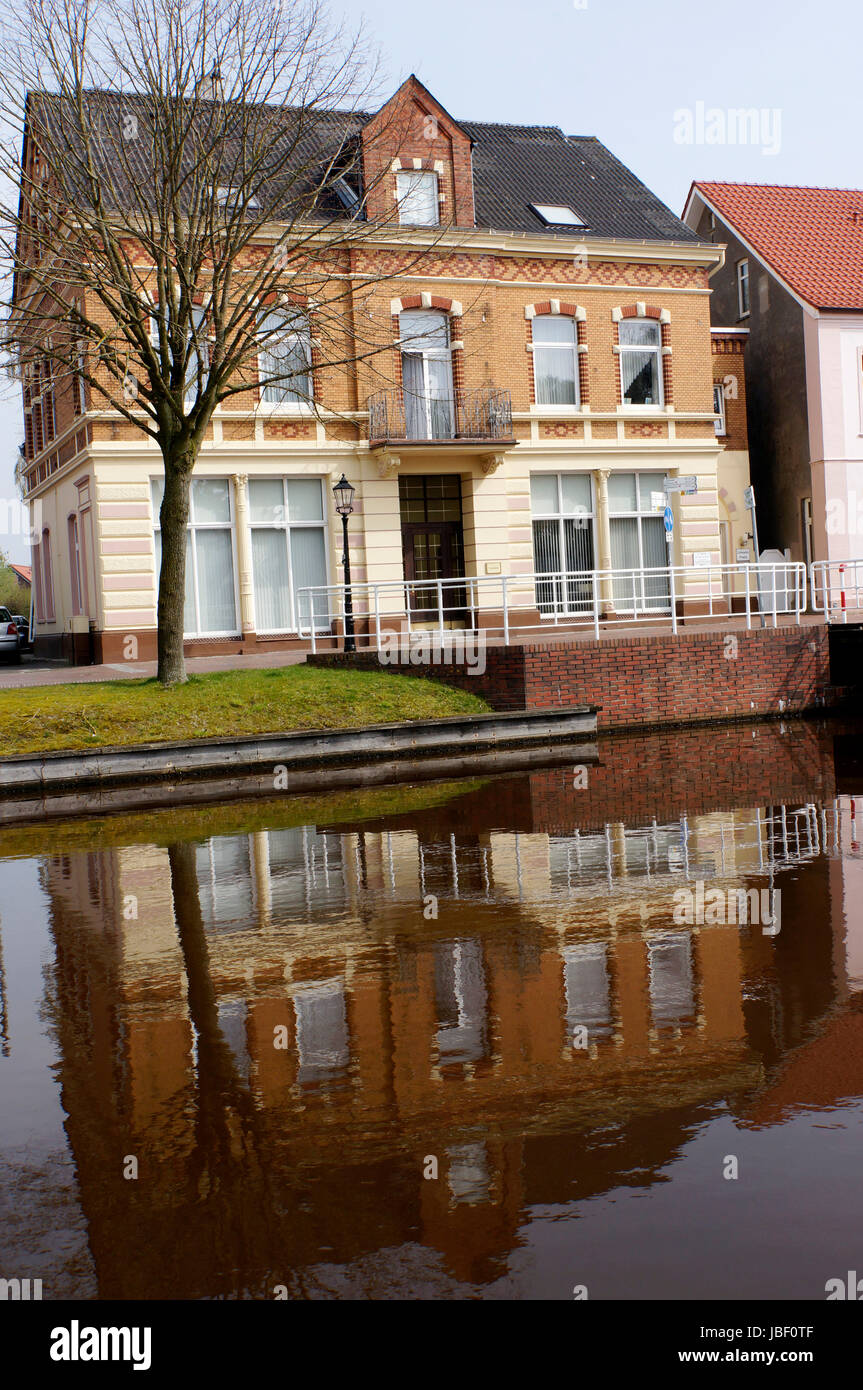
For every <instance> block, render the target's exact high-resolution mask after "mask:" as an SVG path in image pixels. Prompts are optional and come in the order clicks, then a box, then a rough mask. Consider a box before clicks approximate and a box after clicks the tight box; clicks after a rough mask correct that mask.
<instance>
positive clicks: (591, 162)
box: [34, 91, 704, 245]
mask: <svg viewBox="0 0 863 1390" xmlns="http://www.w3.org/2000/svg"><path fill="white" fill-rule="evenodd" d="M88 97H89V100H90V101H91V102H92V103H93V104H94V105H95V106H96V107H97V108H98V109H99V111H100V113H101V117H102V119H103V120H105V119H107V121H108V128H109V129H110V128H111V127H112V126H113V129H114V130H115V132H116V130H118V129H119V128H120V126H121V123H122V119H123V113H124V112H125V111H128V110H129V109H130V108H131V109H134V108H136V107H137V109H138V110H139V111H141V110H143V109H144V107H145V105H146V102H145V99H144V98H141V97H136V96H122V97H121V96H119V95H118V94H116V93H109V92H106V91H93V92H90V93H89V94H88ZM34 98H35V101H37V102H39V103H40V104H41V107H42V112H43V117H44V118H46V119H47V120H49V121H50V120H51V118H52V116H51V111H52V108H54V109H55V110H56V105H57V99H56V98H55V97H50V96H47V95H45V94H41V93H40V94H34ZM202 106H203V109H205V108H206V106H207V103H203V104H202ZM251 109H252V111H253V112H254V113H255V119H256V123H257V128H258V130H259V131H260V129H263V128H265V125H271V126H272V131H273V151H274V157H277V152H278V148H279V145H280V143H281V142H280V139H279V132H280V131H283V132H284V137H283V138H285V139H287V140H288V141H289V142H291V143H292V144H293V145H294V148H295V151H296V154H297V159H298V161H299V162H300V164H301V167H303V168H304V169H305V170H306V171H307V173H308V174H309V176H311V175H312V174H313V172H314V169H315V168H316V167H318V161H320V167H321V168H322V169H323V167H324V165H325V164H326V161H328V160H329V159H331V158H332V157H333V156H334V155H336V154H337V153H339V152H341V158H342V159H343V160H346V161H347V162H348V163H349V164H350V163H353V164H356V162H357V158H358V148H357V146H356V143H355V142H356V140H357V137H358V136H359V134H360V132H361V130H362V127H363V126H364V125H365V123H366V122H367V121H368V120H370V119H371V113H366V112H361V111H351V112H348V111H338V110H330V111H326V110H315V111H308V110H307V111H306V112H304V113H303V115H302V118H301V122H300V123H298V122H297V116H298V113H297V112H296V111H292V110H290V109H289V108H287V109H282V110H281V111H279V108H277V107H253V108H251ZM144 123H145V125H146V116H144ZM456 124H457V125H458V126H459V128H460V129H461V130H463V131H464V132H465V134H466V135H467V136H468V138H469V139H470V140H471V141H472V143H473V180H474V203H475V210H476V225H477V227H479V228H483V229H488V230H491V231H498V232H528V233H533V234H537V235H542V234H546V235H549V236H553V235H565V236H567V237H571V238H574V239H575V240H579V239H580V238H581V237H582V236H584V237H591V236H594V237H612V238H620V239H624V240H636V241H676V242H686V243H689V244H694V245H698V244H704V243H703V242H702V241H701V238H699V237H698V235H697V234H696V233H695V232H694V231H692V230H691V229H690V228H689V227H687V226H686V225H685V223H683V222H682V221H680V219H679V218H678V217H676V216H675V215H674V213H673V212H671V211H670V209H669V208H667V207H666V206H665V204H664V203H662V202H660V200H659V199H658V198H657V197H656V196H655V195H654V194H653V193H651V192H650V190H649V189H648V188H646V187H645V185H644V184H643V183H641V181H640V180H639V179H637V178H636V177H635V175H634V174H633V173H632V172H631V171H630V170H629V169H627V168H626V166H625V165H624V164H621V162H620V160H618V159H615V157H614V155H613V154H612V153H611V151H610V150H608V149H606V147H605V146H604V145H603V144H602V143H601V142H600V141H599V140H597V139H595V138H594V137H593V136H579V135H564V134H563V131H562V130H560V129H559V128H558V127H557V126H515V125H492V124H489V123H487V122H477V121H457V122H456ZM238 149H239V142H238V141H237V140H236V139H234V138H233V136H232V135H230V136H229V137H228V139H227V141H226V145H225V152H224V153H225V164H226V167H227V168H229V167H230V166H231V165H232V164H233V163H234V161H235V160H237V158H238V154H237V151H238ZM145 150H146V143H145V142H142V144H141V148H140V152H136V153H138V158H139V160H140V161H141V164H140V171H139V173H140V187H139V188H138V189H137V194H138V197H140V196H141V190H142V189H145V188H146V187H147V183H148V180H147V170H146V168H145V167H144V163H145V160H146V155H145ZM105 153H106V155H107V156H108V157H110V142H108V144H107V148H106V151H105ZM131 153H132V152H131V151H128V150H127V154H129V155H131ZM130 163H133V161H132V160H131V159H130ZM113 174H114V178H115V180H116V183H115V185H114V187H115V192H116V193H117V194H120V196H122V193H121V190H122V186H123V183H124V182H125V181H126V180H125V179H124V178H123V176H122V171H118V170H117V169H114V170H113ZM118 174H120V177H118ZM349 177H350V181H351V182H355V181H356V177H357V173H356V170H353V171H352V172H351V173H350V175H349ZM230 181H231V180H230V178H229V177H228V176H227V175H226V176H225V182H226V183H230ZM301 192H302V191H301V190H300V189H299V188H298V187H297V186H296V185H293V186H292V187H291V194H290V196H291V200H293V199H296V198H297V197H298V195H300V194H301ZM305 196H308V197H309V198H310V199H311V200H312V202H317V207H318V210H319V211H321V212H328V213H333V212H335V213H337V212H338V211H339V210H340V209H339V207H338V205H337V204H335V203H334V200H333V199H329V200H327V202H328V203H329V202H332V203H333V206H326V205H325V204H324V202H323V201H320V200H319V199H318V198H317V194H316V190H315V189H314V188H313V187H312V185H311V184H310V185H309V187H308V189H307V190H306V191H305ZM531 203H551V204H566V205H569V206H570V207H571V208H572V209H573V211H574V212H575V213H576V215H577V216H578V217H580V218H581V219H582V221H583V222H584V223H585V226H584V228H580V227H574V226H572V225H561V226H549V225H547V224H546V223H545V222H544V221H543V220H542V218H541V217H539V216H538V214H537V213H535V212H534V211H533V209H532V208H531V206H530V205H531Z"/></svg>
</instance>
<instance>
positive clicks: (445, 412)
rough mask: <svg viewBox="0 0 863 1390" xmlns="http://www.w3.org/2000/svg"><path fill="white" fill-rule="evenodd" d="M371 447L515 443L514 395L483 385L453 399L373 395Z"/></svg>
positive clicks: (406, 394)
mask: <svg viewBox="0 0 863 1390" xmlns="http://www.w3.org/2000/svg"><path fill="white" fill-rule="evenodd" d="M368 408H369V444H370V446H371V448H373V449H374V448H378V447H381V446H383V445H390V444H400V445H404V444H409V445H420V446H422V445H426V446H428V445H430V444H434V445H441V444H444V445H446V444H453V445H461V446H464V445H468V446H470V445H475V446H479V447H483V446H484V447H485V448H488V446H489V445H496V446H497V447H499V448H500V447H505V446H508V445H509V446H511V445H514V444H515V437H514V435H513V432H512V401H511V400H510V393H509V391H502V390H500V389H499V388H498V387H496V386H480V387H479V388H478V389H477V390H475V391H458V392H456V393H455V394H454V395H451V396H436V395H426V394H422V395H420V394H417V393H414V392H411V391H378V392H376V393H375V395H373V396H369V400H368Z"/></svg>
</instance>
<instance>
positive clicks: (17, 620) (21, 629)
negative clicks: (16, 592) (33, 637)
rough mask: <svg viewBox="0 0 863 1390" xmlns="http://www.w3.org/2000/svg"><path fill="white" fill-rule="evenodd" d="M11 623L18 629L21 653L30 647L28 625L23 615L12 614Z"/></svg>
mask: <svg viewBox="0 0 863 1390" xmlns="http://www.w3.org/2000/svg"><path fill="white" fill-rule="evenodd" d="M12 621H13V623H14V624H15V626H16V627H17V629H18V642H19V645H20V647H21V650H22V651H26V650H27V648H28V647H29V646H30V623H29V622H28V620H27V619H26V618H25V617H24V614H23V613H13V614H12Z"/></svg>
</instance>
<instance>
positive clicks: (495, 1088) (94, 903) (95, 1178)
mask: <svg viewBox="0 0 863 1390" xmlns="http://www.w3.org/2000/svg"><path fill="white" fill-rule="evenodd" d="M853 805H854V803H853V801H852V800H851V799H850V798H849V797H847V796H841V797H840V796H834V797H832V798H829V799H824V800H822V801H820V802H811V803H808V802H804V803H803V804H800V803H794V804H789V803H785V804H777V805H771V806H762V807H750V808H745V809H732V810H728V809H723V810H719V811H711V810H705V811H703V812H698V813H695V814H693V813H691V812H690V813H687V814H685V815H680V816H678V817H676V818H675V819H673V820H670V821H667V822H666V823H661V824H658V823H657V821H656V819H654V818H651V819H650V822H649V823H648V824H629V823H623V822H622V821H620V820H618V821H615V822H611V823H605V824H601V825H599V824H598V825H585V824H584V823H583V820H582V822H581V823H580V824H579V825H578V828H577V829H576V828H575V826H576V824H577V823H579V803H578V793H577V792H573V793H571V794H570V793H568V792H567V788H566V779H565V776H564V775H563V774H561V773H560V772H559V771H558V772H538V773H531V774H529V775H524V776H519V777H513V778H508V779H502V780H501V781H498V782H492V783H490V784H488V785H487V786H485V787H480V788H479V789H476V788H473V789H471V790H470V791H467V792H465V793H464V794H462V795H457V796H453V797H451V798H450V799H449V800H447V801H444V803H443V804H442V805H434V806H431V807H429V808H428V809H426V810H422V809H421V810H412V811H406V812H404V813H399V812H397V811H396V812H393V813H392V814H389V815H384V816H378V817H377V819H376V820H364V821H363V822H362V825H361V827H360V828H358V827H357V826H356V825H352V824H350V823H345V824H341V825H330V826H328V827H326V828H322V827H320V826H318V827H316V826H314V825H305V826H300V827H290V828H274V829H270V830H255V831H253V832H252V833H248V834H246V833H243V834H219V835H214V836H212V837H211V838H209V839H206V840H205V841H203V842H200V843H197V844H194V845H192V844H190V843H186V844H183V845H174V846H170V847H162V846H157V845H132V846H129V847H128V848H120V849H115V848H111V849H103V850H96V851H93V852H89V853H87V852H78V853H73V854H64V855H48V856H46V857H45V858H44V860H43V861H42V863H43V869H42V874H43V882H44V886H45V889H46V890H47V893H48V896H49V900H50V904H51V911H52V925H53V933H54V939H55V943H56V1005H55V1008H56V1017H55V1023H56V1027H57V1031H58V1037H59V1043H60V1076H61V1082H62V1087H63V1101H64V1105H65V1108H66V1111H67V1114H68V1122H67V1129H68V1133H69V1137H70V1141H71V1144H72V1148H73V1152H74V1155H75V1159H76V1162H77V1166H78V1172H79V1179H80V1186H81V1192H82V1201H83V1206H84V1210H85V1214H86V1216H87V1219H88V1222H89V1229H90V1237H91V1248H92V1250H93V1254H94V1259H95V1263H96V1269H97V1276H98V1280H99V1290H100V1296H102V1297H108V1298H110V1297H153V1296H160V1295H161V1296H167V1297H197V1296H219V1295H227V1296H233V1295H235V1294H247V1295H256V1296H272V1290H273V1287H274V1286H275V1285H276V1284H284V1285H286V1286H287V1288H288V1289H289V1291H290V1293H291V1295H292V1296H302V1295H304V1294H308V1293H315V1292H322V1291H323V1292H326V1291H327V1290H328V1289H329V1290H330V1291H331V1288H332V1286H331V1285H329V1284H327V1283H326V1280H325V1279H324V1280H323V1283H320V1282H319V1281H320V1280H321V1279H323V1276H322V1275H321V1270H323V1269H326V1270H328V1271H330V1272H332V1271H333V1270H340V1271H342V1272H344V1271H345V1270H347V1269H350V1268H356V1267H358V1266H359V1265H360V1264H361V1263H362V1261H363V1260H365V1259H367V1258H369V1257H371V1256H374V1255H376V1254H378V1253H379V1252H387V1251H388V1252H392V1251H403V1252H404V1251H411V1250H415V1248H416V1247H421V1248H423V1249H424V1250H425V1251H426V1254H427V1255H429V1252H432V1253H433V1254H434V1259H433V1260H431V1261H430V1262H429V1260H428V1259H427V1260H426V1263H425V1264H424V1265H423V1266H422V1269H423V1273H422V1275H421V1277H420V1281H419V1286H417V1285H416V1283H414V1284H412V1286H411V1287H412V1288H413V1289H414V1290H415V1291H418V1292H420V1293H421V1292H422V1291H423V1283H422V1281H423V1279H425V1280H427V1281H428V1287H429V1288H431V1287H432V1286H433V1284H434V1279H435V1277H437V1276H436V1275H435V1274H434V1270H438V1271H441V1270H442V1271H443V1272H444V1274H445V1276H446V1277H447V1278H449V1279H453V1280H456V1281H468V1282H470V1283H472V1284H476V1285H482V1284H483V1283H485V1282H488V1281H490V1280H492V1279H494V1278H496V1277H497V1276H498V1275H500V1274H501V1273H502V1272H503V1271H505V1269H506V1264H507V1258H508V1256H509V1255H510V1253H511V1252H512V1250H513V1248H514V1247H515V1246H516V1245H517V1243H518V1241H519V1239H520V1237H519V1229H520V1226H521V1225H522V1222H523V1220H524V1218H525V1210H526V1208H527V1207H528V1206H530V1205H531V1204H535V1203H549V1202H554V1201H567V1202H572V1201H578V1200H582V1199H584V1198H587V1197H590V1196H593V1195H596V1194H597V1193H602V1192H606V1191H608V1190H609V1189H610V1188H612V1187H614V1186H615V1185H616V1184H618V1183H620V1182H625V1181H628V1180H629V1179H628V1178H627V1176H626V1175H627V1174H628V1173H629V1172H630V1171H631V1170H632V1169H633V1153H632V1145H633V1142H634V1141H633V1134H634V1133H637V1134H638V1160H637V1169H638V1174H639V1181H640V1182H644V1183H646V1184H648V1185H649V1184H650V1183H651V1182H653V1181H655V1180H656V1178H657V1175H658V1174H659V1173H660V1172H661V1170H662V1169H663V1167H664V1166H665V1165H667V1164H668V1162H669V1160H670V1159H671V1158H673V1157H674V1155H675V1154H676V1153H677V1152H679V1150H680V1148H681V1146H682V1144H683V1143H684V1142H685V1141H686V1138H687V1134H688V1133H690V1132H691V1127H692V1124H694V1123H695V1118H693V1119H692V1120H691V1122H687V1121H685V1120H682V1119H681V1116H682V1115H683V1114H684V1112H686V1111H687V1108H689V1110H690V1111H691V1114H692V1116H693V1117H696V1116H697V1115H698V1114H700V1113H701V1111H700V1110H699V1107H704V1106H707V1107H710V1106H715V1105H717V1104H719V1103H727V1104H728V1105H730V1106H731V1108H732V1110H733V1111H734V1113H736V1114H737V1115H738V1117H739V1118H740V1119H741V1120H742V1122H744V1123H749V1122H751V1121H752V1119H753V1115H752V1112H748V1111H747V1106H749V1105H750V1103H751V1098H752V1096H753V1095H756V1094H757V1095H758V1096H761V1097H763V1096H764V1095H765V1094H767V1093H768V1092H769V1086H770V1068H771V1067H773V1066H774V1065H775V1064H776V1063H777V1062H778V1061H779V1060H780V1059H781V1058H782V1057H783V1056H784V1055H785V1054H786V1053H787V1052H788V1050H789V1049H791V1048H797V1047H800V1046H801V1045H803V1044H804V1043H806V1042H807V1040H808V1039H809V1037H810V1033H811V1029H812V1026H813V1024H814V1023H816V1022H817V1021H818V1020H821V1019H823V1018H824V1017H826V1016H827V1015H828V1014H829V1012H830V1011H831V1010H835V1009H836V1008H841V1007H842V1006H843V1005H846V1004H847V1003H848V1001H849V1000H850V999H851V998H852V996H853V995H854V994H855V993H857V992H859V991H860V990H861V989H863V954H861V943H860V940H859V936H854V934H853V933H851V932H850V931H849V930H848V929H847V921H846V899H847V896H848V895H849V894H852V893H854V892H859V888H860V886H861V859H860V850H859V846H857V844H856V839H855V838H854V836H855V833H856V832H855V830H854V826H853V823H852V807H853ZM567 821H569V824H570V826H571V828H570V829H569V830H568V831H567V828H566V823H567ZM698 879H702V880H707V881H709V883H710V885H711V886H718V887H724V888H727V889H733V888H737V887H742V888H751V887H762V886H765V885H772V886H776V887H781V888H782V893H783V907H782V929H781V932H780V933H779V934H778V935H777V936H775V937H772V938H771V937H770V936H767V935H765V934H764V933H763V932H762V931H761V929H760V928H759V927H758V926H754V925H753V926H738V925H730V926H729V925H721V924H720V925H716V926H698V925H695V926H691V927H689V926H687V927H681V926H679V925H676V924H675V922H674V919H673V913H672V900H673V894H674V891H675V889H677V888H678V887H679V886H680V885H681V884H686V883H693V882H695V881H697V880H698ZM432 900H434V901H435V908H436V915H435V914H434V913H432V914H429V913H428V911H427V906H428V903H429V902H430V901H432ZM580 1033H581V1035H582V1036H583V1037H584V1038H585V1039H586V1046H583V1047H582V1046H579V1045H575V1042H576V1040H577V1039H578V1037H579V1035H580ZM859 1080H860V1082H861V1088H863V1076H861V1077H860V1078H859ZM765 1087H766V1088H767V1089H766V1090H765ZM780 1109H781V1107H780ZM777 1113H779V1112H777ZM773 1118H775V1116H774V1117H773ZM756 1119H757V1117H756ZM688 1123H689V1128H687V1124H688ZM573 1136H574V1141H573ZM573 1142H575V1143H576V1149H575V1150H573V1147H572V1145H573ZM567 1146H568V1147H567ZM574 1152H577V1156H578V1161H577V1163H575V1162H574V1159H573V1153H574ZM128 1154H135V1155H136V1156H138V1158H139V1164H140V1178H139V1181H138V1182H137V1183H129V1182H125V1181H124V1180H123V1177H122V1159H123V1156H124V1155H128ZM428 1156H433V1157H434V1158H436V1159H437V1162H438V1165H439V1176H438V1178H437V1180H431V1181H429V1180H426V1179H425V1178H424V1177H423V1166H424V1162H425V1161H426V1159H427V1158H428ZM396 1263H397V1262H396ZM328 1277H329V1276H328ZM392 1279H393V1281H394V1283H393V1287H392V1288H391V1292H394V1291H397V1285H398V1275H397V1274H396V1273H394V1274H393V1275H392Z"/></svg>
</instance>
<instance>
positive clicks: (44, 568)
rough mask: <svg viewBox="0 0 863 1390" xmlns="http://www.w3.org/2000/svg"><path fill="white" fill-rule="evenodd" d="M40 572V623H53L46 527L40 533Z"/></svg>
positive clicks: (52, 583) (49, 545)
mask: <svg viewBox="0 0 863 1390" xmlns="http://www.w3.org/2000/svg"><path fill="white" fill-rule="evenodd" d="M40 561H41V564H40V571H41V577H42V583H41V586H40V587H41V590H42V615H41V616H42V621H43V623H53V621H54V575H53V572H52V569H51V532H50V531H49V530H48V527H47V526H46V527H45V529H44V531H43V532H42V543H41V546H40Z"/></svg>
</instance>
